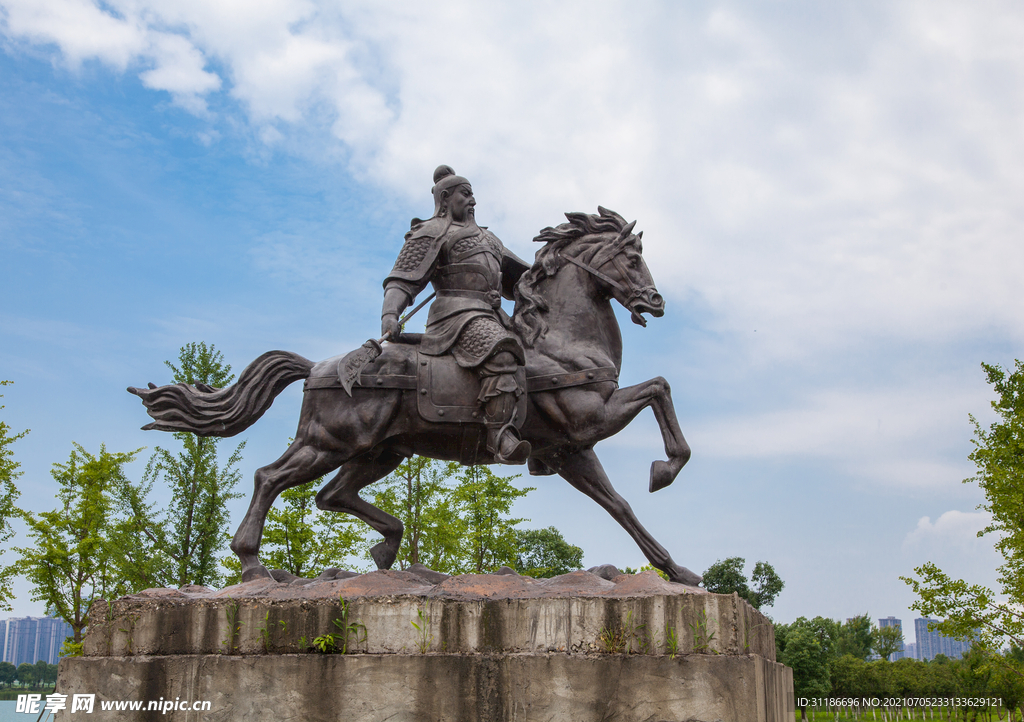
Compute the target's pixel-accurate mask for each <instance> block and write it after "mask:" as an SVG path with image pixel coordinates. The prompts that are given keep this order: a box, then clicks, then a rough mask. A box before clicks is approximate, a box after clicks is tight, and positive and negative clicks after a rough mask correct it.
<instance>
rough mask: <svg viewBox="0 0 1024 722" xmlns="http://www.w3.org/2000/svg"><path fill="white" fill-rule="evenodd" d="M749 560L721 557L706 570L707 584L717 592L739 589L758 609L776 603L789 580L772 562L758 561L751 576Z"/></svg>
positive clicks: (706, 587) (743, 596) (738, 592)
mask: <svg viewBox="0 0 1024 722" xmlns="http://www.w3.org/2000/svg"><path fill="white" fill-rule="evenodd" d="M745 564H746V560H745V559H743V557H729V558H728V559H725V560H724V561H723V560H721V559H719V560H718V561H716V562H715V563H714V564H712V565H711V566H710V567H708V568H707V570H706V571H705V572H704V575H703V576H704V581H703V584H704V588H705V589H707V590H708V591H709V592H714V593H715V594H732V593H733V592H736V593H737V594H739V595H740V597H742V598H743V599H746V600H747V601H748V602H750V605H751V606H752V607H754V608H755V609H760V608H761V607H770V606H772V604H773V603H774V602H775V598H776V597H777V596H778V595H779V593H780V592H781V591H782V590H783V588H785V586H786V584H785V582H783V581H782V579H781V578H780V577H779V575H778V574H776V573H775V568H774V567H772V565H771V564H769V563H768V562H758V563H757V564H755V565H754V571H753V573H752V574H751V576H750V579H749V580H748V579H747V576H746V574H744V573H743V566H744V565H745Z"/></svg>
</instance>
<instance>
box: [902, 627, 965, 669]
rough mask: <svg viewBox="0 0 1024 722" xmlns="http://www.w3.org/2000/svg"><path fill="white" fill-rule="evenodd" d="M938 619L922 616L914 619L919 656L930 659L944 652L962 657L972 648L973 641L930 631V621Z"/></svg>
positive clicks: (947, 654)
mask: <svg viewBox="0 0 1024 722" xmlns="http://www.w3.org/2000/svg"><path fill="white" fill-rule="evenodd" d="M939 621H940V620H938V619H929V618H928V617H922V618H920V619H915V620H914V633H915V634H916V636H917V658H918V659H923V660H925V661H929V660H932V659H935V657H936V656H938V655H940V654H944V655H946V656H947V657H949V658H950V659H960V658H961V657H963V656H964V655H965V654H966V653H967V651H968V650H969V649H970V648H971V642H970V641H966V642H961V641H959V640H956V639H953V638H952V637H947V636H945V635H943V634H941V633H940V632H938V631H934V632H929V631H928V623H929V622H931V623H933V624H934V623H937V622H939Z"/></svg>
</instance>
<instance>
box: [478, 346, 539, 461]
mask: <svg viewBox="0 0 1024 722" xmlns="http://www.w3.org/2000/svg"><path fill="white" fill-rule="evenodd" d="M517 368H518V365H517V362H516V359H515V356H513V355H512V354H511V353H509V352H508V351H501V352H499V353H496V354H495V355H494V356H492V357H491V358H489V359H487V361H485V362H484V363H483V364H482V365H481V366H480V396H479V397H478V400H479V401H480V405H481V406H482V407H483V412H484V423H485V425H486V426H487V451H489V452H490V453H491V454H492V455H493V456H494V459H495V461H497V462H498V463H500V464H522V463H523V462H525V461H526V460H527V459H528V458H529V457H530V442H528V441H523V440H522V439H521V438H520V437H519V430H518V429H517V428H516V427H515V421H516V419H515V414H516V401H517V400H518V399H519V397H520V396H522V395H523V392H524V389H522V388H520V387H519V383H518V382H517V381H516V370H517ZM520 421H521V420H520Z"/></svg>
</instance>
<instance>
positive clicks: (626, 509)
mask: <svg viewBox="0 0 1024 722" xmlns="http://www.w3.org/2000/svg"><path fill="white" fill-rule="evenodd" d="M558 467H559V468H558V473H559V474H560V475H561V476H562V478H564V479H565V480H566V481H568V482H569V483H570V484H572V485H573V486H574V487H576V488H577V489H579V490H580V491H582V492H583V493H584V494H586V495H587V496H589V497H590V498H591V499H593V500H594V501H596V502H597V503H598V504H600V505H601V506H602V507H604V508H605V509H606V510H607V511H608V513H609V514H611V515H612V517H613V518H614V519H615V521H617V522H619V524H621V525H622V528H623V529H625V530H626V531H627V532H629V535H630V536H631V537H633V541H635V542H636V544H637V546H639V547H640V551H642V552H643V553H644V556H645V557H647V560H648V561H649V562H650V563H651V565H652V566H654V567H655V568H656V569H660V570H661V571H663V572H665V573H666V574H668V578H669V580H671V581H673V582H678V583H679V584H689V585H690V586H696V585H697V584H699V583H700V580H701V577H700V575H698V574H694V573H693V572H691V571H690V570H689V569H687V568H686V567H681V566H679V565H678V564H676V563H675V562H674V561H672V556H671V555H670V554H669V553H668V551H667V550H666V549H665V547H663V546H662V545H661V544H659V543H658V542H657V541H655V539H654V537H652V536H651V534H650V532H648V531H647V530H646V529H644V527H643V525H642V524H640V522H639V521H638V520H637V518H636V515H635V514H633V510H632V509H631V508H630V506H629V503H628V502H627V501H626V500H625V499H623V498H622V497H621V496H619V494H618V492H616V491H615V488H614V487H613V486H612V483H611V482H610V481H609V480H608V475H607V474H605V472H604V467H603V466H601V462H600V461H599V460H598V458H597V454H595V453H594V450H593V449H588V450H586V451H580V452H578V453H575V454H571V455H566V456H562V457H560V458H559V459H558Z"/></svg>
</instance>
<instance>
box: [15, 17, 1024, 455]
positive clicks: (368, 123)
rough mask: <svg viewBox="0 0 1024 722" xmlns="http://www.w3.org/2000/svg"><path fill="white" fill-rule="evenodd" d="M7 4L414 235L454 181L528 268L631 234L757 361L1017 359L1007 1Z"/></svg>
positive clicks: (46, 39)
mask: <svg viewBox="0 0 1024 722" xmlns="http://www.w3.org/2000/svg"><path fill="white" fill-rule="evenodd" d="M0 7H3V8H4V9H5V13H6V15H5V22H4V25H3V31H4V32H5V33H6V34H7V35H8V36H9V37H10V38H14V39H16V40H19V41H22V42H27V43H37V44H43V45H55V46H56V47H58V48H59V51H60V53H61V57H63V58H64V59H65V60H66V61H67V62H68V63H70V64H72V65H74V64H78V63H81V62H83V61H85V60H90V59H94V60H98V61H100V62H102V63H106V64H107V65H109V66H110V67H112V68H114V69H115V70H117V71H121V72H132V73H138V74H139V75H140V77H141V78H142V81H143V82H144V83H145V84H146V85H147V86H149V87H152V88H154V89H158V90H162V91H166V92H169V93H171V94H172V96H173V97H174V99H175V101H176V102H177V103H178V104H179V105H181V106H183V107H185V108H186V109H188V110H190V111H191V112H194V113H196V114H197V115H201V116H202V115H203V114H205V113H207V112H208V111H207V110H206V107H207V103H206V100H208V99H209V98H210V97H212V96H213V95H214V94H218V93H219V94H221V95H222V96H223V98H224V99H225V100H229V99H234V100H235V101H237V103H238V104H240V108H241V112H242V113H243V114H244V115H246V116H247V118H248V120H249V122H250V123H251V124H252V125H253V126H255V129H256V132H255V134H254V137H256V138H259V139H260V141H261V142H263V143H264V144H266V145H267V146H268V147H271V148H274V149H282V150H285V151H287V150H288V149H290V148H294V147H297V146H298V144H299V143H300V142H301V143H302V152H304V153H307V154H309V155H311V156H318V157H321V158H328V157H336V158H344V159H346V162H347V163H348V164H349V170H351V171H352V172H354V173H355V174H357V175H359V176H361V177H363V178H366V179H368V180H370V181H371V182H373V183H376V184H379V185H381V186H383V187H385V188H387V189H388V190H389V191H390V192H392V193H397V194H400V195H402V196H404V197H406V198H409V199H418V200H419V202H420V203H421V204H422V207H423V212H424V213H426V212H429V209H430V199H429V187H430V182H429V177H430V172H431V170H432V169H433V167H434V166H435V165H437V164H438V163H441V162H445V163H450V164H452V165H453V166H454V167H455V168H456V170H457V171H459V172H460V173H462V174H464V175H466V176H468V177H469V178H471V179H472V180H473V181H474V184H475V185H476V187H477V195H478V199H479V202H480V206H479V213H478V215H479V217H480V218H481V220H482V221H483V222H489V223H490V224H491V225H492V226H493V227H496V228H498V229H500V231H501V235H502V236H503V237H504V238H505V239H506V241H507V242H508V244H509V245H510V246H512V247H513V248H514V249H515V250H517V251H518V252H520V253H521V254H523V255H530V254H531V253H532V250H533V249H532V248H530V246H529V243H528V239H529V238H531V237H532V236H533V235H534V234H535V233H536V231H537V230H538V229H539V228H540V227H542V226H544V225H548V224H551V223H555V222H557V221H558V220H559V218H560V216H561V213H562V212H563V211H566V210H593V209H594V208H595V207H596V206H597V204H598V203H601V204H603V205H606V206H609V207H612V208H614V209H616V210H619V211H620V212H622V213H624V214H626V215H627V216H630V217H631V218H637V219H638V220H639V226H638V227H640V228H643V229H645V231H646V234H645V237H644V238H645V247H646V249H647V250H646V252H647V255H648V257H649V259H651V261H652V265H653V266H654V267H655V274H656V276H657V279H658V281H659V285H660V287H661V290H662V292H663V293H664V294H665V295H666V296H667V297H669V298H670V300H673V301H678V300H680V299H685V298H693V297H696V298H700V299H702V300H703V302H704V303H705V304H706V305H707V307H708V308H709V309H711V311H712V315H711V318H713V319H714V320H713V321H711V320H707V321H705V323H714V324H715V326H716V328H715V332H716V333H720V334H723V335H726V336H729V337H731V339H732V342H733V343H735V344H736V348H737V354H738V355H740V356H744V355H745V356H746V358H747V361H748V362H749V363H750V364H752V365H757V364H765V365H770V364H772V363H778V362H793V361H799V362H801V363H803V362H806V360H807V359H817V360H819V361H820V359H822V358H837V357H841V356H843V355H844V354H846V353H847V352H848V351H849V350H851V349H863V348H866V347H872V346H874V347H876V348H878V349H879V354H880V355H881V354H884V353H885V352H886V350H887V349H888V348H890V347H891V346H892V345H894V344H924V345H933V346H935V347H936V348H941V347H943V346H944V345H950V344H956V343H962V342H963V339H965V338H967V339H970V338H972V337H974V336H977V335H982V334H986V333H989V332H995V333H998V334H1000V335H1005V336H1007V337H1009V338H1010V339H1013V340H1015V341H1017V342H1019V341H1020V340H1024V317H1022V316H1021V315H1020V314H1019V313H1018V311H1017V308H1018V304H1017V296H1018V287H1019V278H1020V277H1021V276H1022V275H1024V246H1022V245H1021V244H1020V243H1019V237H1020V235H1021V231H1022V230H1024V209H1022V208H1021V206H1020V204H1019V198H1020V197H1022V195H1024V123H1021V117H1020V110H1019V109H1020V108H1021V107H1024V103H1022V100H1024V46H1022V45H1021V44H1020V43H1019V38H1020V36H1021V30H1022V29H1024V10H1022V9H1021V8H1020V7H1019V6H1018V5H1016V4H1012V3H995V4H992V5H986V6H984V7H981V6H970V7H969V8H967V7H965V6H963V5H962V4H959V3H954V2H938V3H936V2H927V3H925V2H918V3H907V4H904V5H901V6H898V7H897V8H893V7H892V6H890V5H888V4H885V3H878V4H858V5H857V6H856V7H855V8H845V9H844V8H835V9H833V10H832V11H831V13H832V14H828V13H825V14H816V15H806V16H805V15H800V14H799V13H797V12H795V11H794V14H792V15H791V16H787V17H778V16H777V14H778V11H776V10H768V9H765V8H762V7H760V6H757V5H753V4H751V5H747V4H742V3H737V4H729V5H723V6H720V7H716V8H711V9H710V10H709V9H706V8H702V7H696V6H682V5H678V4H672V3H661V4H651V5H648V6H645V7H644V8H643V9H642V10H639V11H638V10H637V9H636V8H632V7H629V8H627V7H626V6H623V5H619V4H613V3H600V2H599V3H582V2H579V3H565V4H560V5H553V6H550V7H546V8H545V12H544V13H523V12H522V11H521V8H519V7H517V6H516V7H513V6H503V5H490V6H485V7H481V6H479V5H478V4H472V3H468V2H447V3H441V4H431V5H424V4H419V3H377V2H362V3H349V4H346V5H344V6H343V7H338V6H334V5H329V4H325V3H316V2H311V1H309V0H269V1H268V2H261V3H257V4H252V3H241V2H237V1H236V0H183V1H182V2H176V3H170V4H168V3H158V2H155V0H114V1H113V2H110V3H104V4H102V5H99V4H96V3H93V2H88V1H87V0H32V2H26V0H0ZM833 21H834V22H833ZM211 122H213V123H214V124H216V121H215V120H213V121H211ZM226 125H228V126H230V124H226ZM219 130H220V131H223V132H230V130H229V129H225V128H220V129H219ZM213 137H215V133H214V132H213V131H210V132H204V133H202V134H201V138H200V139H201V141H202V142H206V140H208V139H210V138H213ZM203 139H206V140H203ZM753 329H757V331H758V337H757V346H756V352H755V347H754V346H752V345H751V343H752V341H750V340H749V339H750V334H751V331H752V330H753ZM850 401H851V402H852V403H854V404H855V406H856V405H857V400H856V399H850ZM839 403H840V400H839V399H832V400H826V399H824V398H822V399H819V400H818V401H816V402H814V404H816V406H813V405H812V408H810V409H808V410H807V411H806V412H804V411H801V412H779V413H780V414H782V418H779V419H774V421H778V422H779V423H780V424H782V426H785V427H787V428H789V427H792V428H794V429H796V428H798V427H801V428H802V426H803V425H804V424H805V423H806V421H807V419H808V418H809V417H808V416H807V414H810V415H811V416H815V415H817V416H819V417H820V416H821V415H823V414H827V413H832V412H834V411H835V410H836V409H838V408H840V406H839V405H838V404H839ZM842 403H845V400H843V401H842ZM861 405H862V404H861ZM856 418H857V417H854V419H851V420H850V421H846V422H843V423H844V424H851V423H852V424H856V423H859V422H858V421H856V420H855V419H856ZM912 425H913V424H912V423H911V422H910V421H909V420H908V427H909V426H912ZM811 427H812V428H811V438H812V439H813V438H818V437H820V436H821V435H822V434H825V435H829V438H828V439H824V438H822V439H821V445H823V446H829V445H832V446H834V445H836V443H838V442H837V439H838V438H839V437H840V436H841V435H842V432H841V430H840V429H839V427H835V426H834V425H833V426H831V427H829V428H822V427H821V425H820V424H813V423H812V424H811ZM761 446H763V444H761ZM783 446H785V444H783Z"/></svg>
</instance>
